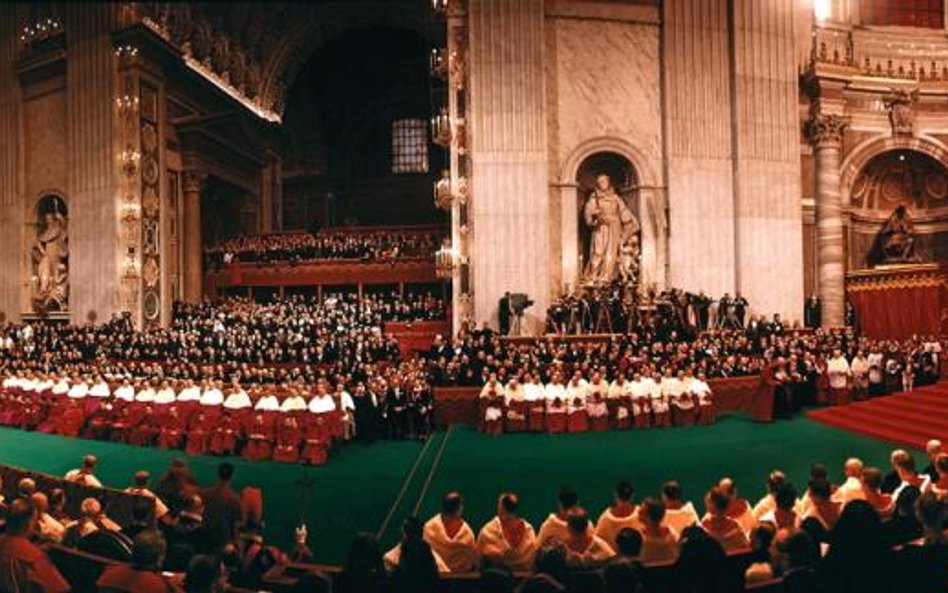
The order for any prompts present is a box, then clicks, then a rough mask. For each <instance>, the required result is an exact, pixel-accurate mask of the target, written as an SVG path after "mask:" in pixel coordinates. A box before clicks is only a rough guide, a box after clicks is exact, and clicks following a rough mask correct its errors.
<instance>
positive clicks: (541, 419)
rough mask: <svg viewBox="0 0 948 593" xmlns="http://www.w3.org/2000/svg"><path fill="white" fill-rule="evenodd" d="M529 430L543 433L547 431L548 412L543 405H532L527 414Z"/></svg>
mask: <svg viewBox="0 0 948 593" xmlns="http://www.w3.org/2000/svg"><path fill="white" fill-rule="evenodd" d="M527 428H528V429H529V430H530V432H543V431H544V430H546V411H545V410H544V409H543V404H542V403H541V404H539V405H536V404H534V405H531V406H530V410H529V411H528V412H527Z"/></svg>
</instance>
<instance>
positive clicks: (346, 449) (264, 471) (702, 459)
mask: <svg viewBox="0 0 948 593" xmlns="http://www.w3.org/2000/svg"><path fill="white" fill-rule="evenodd" d="M891 449H892V445H889V444H887V443H884V442H881V441H877V440H874V439H871V438H868V437H863V436H860V435H856V434H853V433H848V432H845V431H842V430H838V429H835V428H831V427H828V426H825V425H822V424H819V423H816V422H812V421H810V420H808V419H806V418H799V419H797V420H794V421H792V422H778V423H775V424H772V425H759V424H754V423H752V422H751V421H750V420H749V419H748V418H747V417H746V416H744V415H729V416H725V417H723V418H722V419H721V421H720V422H718V424H716V425H714V426H709V427H694V428H674V429H665V430H648V431H622V432H618V431H613V432H607V433H596V434H594V433H585V434H575V435H573V434H567V435H555V436H550V435H534V434H511V435H504V436H502V437H487V436H484V435H482V434H479V433H478V432H476V431H475V430H473V429H471V428H466V427H458V428H454V429H452V430H451V431H450V432H449V433H447V434H445V433H439V434H436V435H435V436H434V437H433V438H432V440H431V441H430V442H429V444H428V445H427V446H424V447H423V446H422V445H421V444H419V443H408V442H380V443H377V444H375V445H372V446H368V447H366V446H362V445H357V444H347V445H344V446H342V447H339V448H337V449H336V450H335V451H334V452H333V454H332V456H331V458H330V461H329V463H328V464H327V465H325V466H323V467H318V468H304V467H299V466H293V465H284V464H277V463H266V462H246V461H244V460H242V459H232V460H231V461H233V462H234V464H235V465H236V467H237V475H236V479H235V483H236V486H237V487H238V488H241V487H243V486H245V485H248V484H253V485H258V486H261V487H262V488H263V490H264V502H265V510H264V515H265V517H266V519H267V525H268V532H269V534H270V537H271V540H272V541H274V543H278V544H281V545H289V544H290V543H291V542H292V528H293V527H294V526H295V525H297V524H298V523H299V521H300V517H301V516H302V515H303V514H304V513H305V516H306V521H307V523H308V526H309V532H310V547H311V548H312V549H313V552H314V554H315V556H316V560H317V561H319V562H326V563H340V562H342V560H343V558H344V557H345V551H346V547H347V544H348V542H349V540H350V539H351V537H352V535H353V534H354V533H355V532H356V531H359V530H367V531H373V532H374V531H376V530H377V529H378V528H379V526H380V525H381V524H382V523H383V521H385V519H386V518H388V519H389V521H388V523H387V527H388V528H387V529H386V530H385V533H384V536H383V544H384V545H390V544H391V543H392V542H393V541H394V540H395V539H396V538H397V535H398V526H399V524H400V522H401V520H402V519H403V518H404V517H405V516H407V515H409V514H411V513H412V512H414V510H415V509H416V508H417V509H420V511H419V514H420V515H422V516H423V517H427V516H429V515H430V514H432V513H434V512H436V511H437V508H438V502H439V499H440V497H441V495H442V494H443V493H444V492H445V491H447V490H449V489H458V490H460V491H461V492H462V493H463V495H464V497H465V500H466V505H465V506H466V514H467V516H468V520H469V521H470V522H471V524H472V526H473V527H474V528H475V530H476V529H479V528H480V526H481V525H482V524H483V523H484V522H486V521H487V520H488V519H490V517H491V516H492V515H493V513H494V505H495V501H496V497H497V494H498V493H499V492H500V491H502V490H514V491H516V492H518V493H519V494H520V497H521V504H522V509H523V514H524V516H525V517H526V518H527V519H529V520H530V521H531V522H532V523H534V525H536V526H539V523H540V522H541V521H542V519H543V518H544V517H545V516H546V514H547V513H548V512H549V511H550V510H551V509H552V508H553V507H554V505H555V500H556V492H557V490H558V489H559V487H560V485H562V484H570V485H572V486H573V487H575V488H576V489H577V490H578V491H579V493H580V499H581V504H583V505H584V506H585V507H587V508H588V509H589V511H590V513H591V514H593V515H598V513H599V512H600V511H601V510H602V508H603V507H604V506H605V505H607V504H608V503H609V500H610V496H611V492H612V488H613V486H614V485H615V482H616V481H617V480H618V479H621V478H628V479H630V480H631V481H632V483H633V484H634V485H635V488H636V498H637V499H638V498H641V497H643V496H648V495H652V494H656V493H657V492H658V489H659V487H660V485H661V483H662V482H663V481H665V480H667V479H670V478H675V479H678V480H680V481H681V483H682V486H683V489H684V492H685V495H686V496H687V497H689V498H690V499H692V500H694V501H695V503H696V504H697V505H698V506H699V508H701V507H702V506H703V505H701V504H700V502H701V501H700V499H701V496H702V495H703V493H704V491H705V490H706V489H707V488H708V487H709V486H710V485H711V484H713V483H714V482H715V481H716V480H717V479H718V478H720V477H721V476H723V475H730V476H732V477H733V478H734V479H735V480H736V481H737V484H738V487H739V488H740V490H741V492H742V494H743V495H744V496H746V497H748V498H751V499H753V500H756V499H757V498H758V497H759V496H761V495H762V493H763V491H764V480H765V479H766V476H767V473H768V472H769V471H770V470H771V469H773V468H780V469H782V470H784V471H786V472H787V474H788V475H789V476H790V478H791V480H793V481H794V482H795V483H797V484H798V485H799V486H800V487H803V486H805V482H806V477H807V475H808V472H809V466H810V463H812V462H814V461H820V462H823V463H825V464H827V465H828V466H829V469H830V474H831V478H833V479H834V480H840V479H841V468H842V463H843V461H844V460H845V459H846V458H847V457H849V456H853V455H856V456H859V457H861V458H862V459H863V460H864V461H865V462H866V463H867V464H870V465H877V466H879V467H881V468H886V467H887V464H888V455H889V452H890V450H891ZM85 453H94V454H96V455H98V456H99V458H100V463H99V466H100V467H99V471H98V475H99V477H100V478H101V479H102V480H103V482H104V483H105V484H107V485H109V486H114V487H123V486H124V485H126V484H127V483H128V481H129V480H130V478H131V476H132V474H133V473H134V472H135V471H136V470H138V469H142V468H144V469H147V470H149V471H150V472H151V473H152V475H153V476H154V477H155V478H157V476H158V475H160V474H161V473H162V472H163V471H164V469H165V468H166V467H167V465H168V462H169V460H170V459H171V458H172V457H173V456H175V455H176V454H177V455H181V452H180V451H179V452H176V453H175V452H167V451H159V450H157V449H145V448H138V447H131V446H126V445H117V444H113V443H104V442H97V441H85V440H78V439H68V438H63V437H56V436H50V435H42V434H36V433H26V432H21V431H18V430H12V429H0V462H3V463H8V464H11V465H16V466H20V467H27V468H31V469H35V470H38V471H43V472H48V473H52V474H60V475H61V474H62V473H64V472H65V471H67V470H68V469H71V468H72V467H75V466H76V464H77V462H78V460H79V458H80V457H81V456H82V455H83V454H85ZM917 459H918V461H922V458H921V456H919V457H918V458H917ZM220 461H221V460H220V459H219V458H216V457H209V456H198V457H192V458H190V459H189V462H190V464H191V467H192V468H193V470H194V473H195V475H196V476H197V478H198V480H199V481H201V482H202V483H208V484H209V483H212V482H213V480H214V472H215V468H216V466H217V464H218V463H219V462H220ZM413 469H414V474H412V476H411V479H410V480H408V481H406V478H407V477H408V475H409V473H410V472H411V471H412V470H413ZM306 480H312V482H313V486H312V495H311V497H310V498H309V500H308V501H306V502H305V504H304V499H303V494H302V492H303V489H302V488H301V487H300V482H301V481H306ZM399 494H401V498H400V499H399V500H398V504H397V505H395V504H394V503H395V502H396V499H397V498H398V497H399ZM393 505H394V510H392V509H393Z"/></svg>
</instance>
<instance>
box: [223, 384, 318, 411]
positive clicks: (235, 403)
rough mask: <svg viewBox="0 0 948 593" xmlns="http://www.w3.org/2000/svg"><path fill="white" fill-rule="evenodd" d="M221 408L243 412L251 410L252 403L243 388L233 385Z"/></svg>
mask: <svg viewBox="0 0 948 593" xmlns="http://www.w3.org/2000/svg"><path fill="white" fill-rule="evenodd" d="M223 406H224V408H225V409H227V410H245V409H247V408H252V407H253V402H252V401H250V396H249V395H247V392H246V391H244V388H243V387H241V386H240V385H239V384H237V383H234V385H233V386H232V387H231V390H230V393H228V394H227V397H226V398H224V404H223ZM304 407H305V405H304Z"/></svg>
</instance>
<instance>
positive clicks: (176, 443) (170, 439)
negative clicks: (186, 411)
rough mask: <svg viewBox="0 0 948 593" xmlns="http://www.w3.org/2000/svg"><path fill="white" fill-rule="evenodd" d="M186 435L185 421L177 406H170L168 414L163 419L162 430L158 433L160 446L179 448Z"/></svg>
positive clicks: (163, 447)
mask: <svg viewBox="0 0 948 593" xmlns="http://www.w3.org/2000/svg"><path fill="white" fill-rule="evenodd" d="M183 437H184V421H183V420H182V419H181V413H180V412H179V411H178V407H177V406H170V407H169V409H168V414H167V415H165V417H164V418H163V420H162V424H161V432H159V434H158V447H160V448H162V449H179V448H181V441H182V439H183Z"/></svg>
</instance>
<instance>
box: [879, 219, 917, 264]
mask: <svg viewBox="0 0 948 593" xmlns="http://www.w3.org/2000/svg"><path fill="white" fill-rule="evenodd" d="M914 235H915V231H914V225H912V219H911V217H910V216H909V214H908V210H906V208H905V206H899V207H898V208H896V209H895V210H894V211H893V212H892V214H890V215H889V219H888V220H887V221H886V222H885V225H884V226H883V227H882V230H881V231H879V239H878V241H879V248H880V250H881V252H882V263H884V264H903V263H910V262H916V261H918V256H917V255H916V254H915V237H914Z"/></svg>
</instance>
